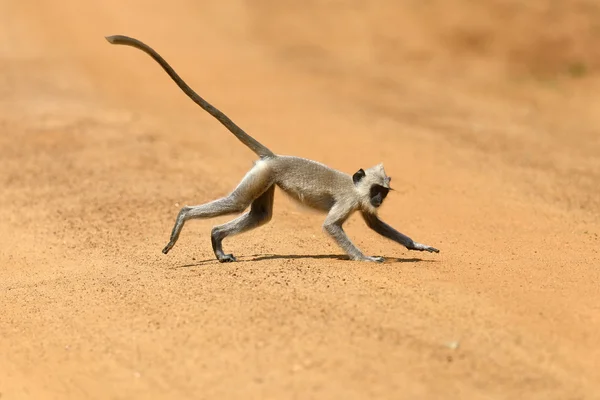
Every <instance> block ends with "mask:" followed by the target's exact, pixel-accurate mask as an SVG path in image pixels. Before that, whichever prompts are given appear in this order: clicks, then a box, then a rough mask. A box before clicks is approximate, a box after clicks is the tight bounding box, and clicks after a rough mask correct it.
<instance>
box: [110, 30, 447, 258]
mask: <svg viewBox="0 0 600 400" xmlns="http://www.w3.org/2000/svg"><path fill="white" fill-rule="evenodd" d="M106 39H107V40H108V41H109V42H110V43H112V44H122V45H127V46H132V47H135V48H137V49H140V50H142V51H143V52H145V53H147V54H148V55H149V56H150V57H152V58H153V59H154V60H155V61H156V62H157V63H158V64H160V66H161V67H162V68H163V69H164V70H165V71H166V72H167V74H168V75H169V76H170V77H171V79H173V81H175V83H176V84H177V86H179V88H180V89H181V90H183V92H184V93H185V94H186V95H188V96H189V98H190V99H192V100H193V101H194V102H195V103H196V104H198V105H199V106H200V107H202V109H204V110H205V111H206V112H208V113H209V114H210V115H212V116H213V117H215V118H216V119H217V120H218V121H219V122H220V123H221V124H223V125H224V126H225V127H226V128H227V129H229V131H230V132H231V133H233V134H234V135H235V137H236V138H238V139H239V141H240V142H242V143H243V144H245V145H246V146H247V147H248V148H250V150H252V151H253V152H254V153H256V154H257V155H258V156H259V157H260V159H259V160H258V161H256V162H255V163H254V166H253V167H252V169H251V170H250V171H248V173H247V174H246V176H244V178H243V179H242V181H241V182H240V183H239V185H238V186H237V187H236V188H235V189H234V190H233V192H231V194H229V195H228V196H226V197H223V198H220V199H218V200H214V201H211V202H209V203H206V204H202V205H199V206H193V207H188V206H186V207H183V208H182V209H181V211H179V214H178V215H177V220H176V221H175V226H174V227H173V231H172V233H171V239H170V241H169V243H168V244H167V245H166V246H165V248H164V249H163V251H162V252H163V253H164V254H167V253H168V252H169V251H170V250H171V249H172V248H173V246H175V243H176V242H177V239H178V238H179V234H180V233H181V229H182V228H183V225H184V224H185V222H186V221H188V220H190V219H195V218H212V217H217V216H220V215H230V214H239V213H242V212H243V211H244V210H246V208H248V206H250V210H249V211H248V212H246V213H245V214H242V215H241V216H239V217H238V218H236V219H234V220H232V221H230V222H227V223H225V224H223V225H218V226H215V227H214V228H213V229H212V232H211V242H212V248H213V251H214V253H215V256H216V257H217V259H218V260H219V261H220V262H231V261H235V257H234V256H233V255H232V254H225V252H224V251H223V244H222V243H223V239H225V238H226V237H228V236H233V235H236V234H239V233H242V232H246V231H249V230H251V229H254V228H257V227H259V226H261V225H264V224H266V223H267V222H269V221H270V220H271V216H272V214H273V196H274V193H275V186H279V187H280V188H281V189H282V190H283V191H284V192H285V193H287V194H288V195H289V196H291V197H292V198H293V199H295V200H297V201H299V202H300V203H302V204H304V205H306V206H308V207H311V208H313V209H316V210H319V211H321V212H324V213H326V214H327V217H326V218H325V222H324V224H323V227H324V229H325V231H326V232H327V233H328V234H329V235H330V236H331V237H332V238H333V239H334V240H335V241H336V242H337V244H338V245H339V246H340V247H341V248H342V249H343V250H344V251H345V252H346V253H347V254H348V256H349V258H350V259H351V260H357V261H373V262H382V261H384V258H383V257H370V256H367V255H364V254H363V253H362V252H361V251H360V250H359V249H358V248H357V247H356V246H355V245H354V244H353V243H352V241H350V239H349V238H348V236H347V235H346V232H344V229H343V227H342V225H343V224H344V222H345V221H346V220H347V219H348V217H350V215H351V214H352V213H354V212H355V211H360V212H361V214H362V217H363V218H364V220H365V222H366V224H367V225H368V226H369V227H370V228H371V229H373V230H374V231H375V232H377V233H379V234H380V235H382V236H385V237H386V238H388V239H391V240H393V241H395V242H398V243H399V244H401V245H403V246H404V247H406V248H407V249H409V250H419V251H428V252H435V253H439V250H438V249H436V248H433V247H430V246H426V245H424V244H421V243H416V242H414V241H413V240H412V239H411V238H409V237H408V236H406V235H403V234H402V233H400V232H398V231H396V230H395V229H394V228H392V227H391V226H389V225H388V224H386V223H385V222H383V221H381V220H380V219H379V218H378V217H377V209H378V208H379V207H380V206H381V204H382V203H383V200H384V199H385V197H386V196H387V194H388V192H389V191H390V190H391V188H390V181H391V180H392V178H390V177H389V176H387V175H386V173H385V171H384V169H383V164H379V165H376V166H374V167H372V168H368V169H362V168H361V169H359V170H358V171H357V172H356V173H355V174H354V175H352V176H350V175H348V174H346V173H343V172H340V171H337V170H335V169H332V168H330V167H328V166H326V165H324V164H321V163H319V162H316V161H312V160H308V159H305V158H300V157H292V156H281V155H276V154H274V153H273V152H272V151H271V150H269V149H267V148H266V147H265V146H263V145H262V144H260V143H259V142H258V141H256V140H255V139H254V138H253V137H251V136H250V135H248V134H247V133H246V132H244V131H243V130H242V129H241V128H240V127H239V126H237V125H236V124H235V123H233V121H231V120H230V119H229V118H228V117H227V116H226V115H225V114H223V113H222V112H221V111H219V110H218V109H216V108H215V107H213V106H212V105H211V104H209V103H208V102H207V101H206V100H204V99H203V98H202V97H200V96H199V95H198V94H197V93H196V92H195V91H194V90H193V89H192V88H190V87H189V86H188V85H187V84H186V83H185V82H184V81H183V79H181V78H180V77H179V75H178V74H177V73H176V72H175V71H174V70H173V68H172V67H171V66H170V65H169V64H168V63H167V62H166V61H165V59H164V58H162V57H161V56H160V55H159V54H158V53H157V52H156V51H154V50H153V49H152V48H150V47H149V46H147V45H146V44H144V43H142V42H140V41H139V40H137V39H133V38H130V37H127V36H121V35H115V36H108V37H106Z"/></svg>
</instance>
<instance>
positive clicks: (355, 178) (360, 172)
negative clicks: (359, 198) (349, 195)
mask: <svg viewBox="0 0 600 400" xmlns="http://www.w3.org/2000/svg"><path fill="white" fill-rule="evenodd" d="M366 175H367V174H365V170H364V169H362V168H361V169H359V170H358V171H356V173H355V174H354V175H352V181H353V182H354V184H355V185H356V184H357V183H358V182H360V180H361V179H362V178H364V177H365V176H366Z"/></svg>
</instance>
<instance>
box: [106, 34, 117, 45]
mask: <svg viewBox="0 0 600 400" xmlns="http://www.w3.org/2000/svg"><path fill="white" fill-rule="evenodd" d="M104 38H105V39H106V40H108V43H113V44H114V43H115V41H116V40H117V35H112V36H104Z"/></svg>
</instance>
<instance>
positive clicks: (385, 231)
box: [362, 212, 440, 253]
mask: <svg viewBox="0 0 600 400" xmlns="http://www.w3.org/2000/svg"><path fill="white" fill-rule="evenodd" d="M362 216H363V218H364V220H365V222H366V223H367V225H368V226H369V228H371V229H373V230H374V231H375V232H377V233H379V234H380V235H381V236H385V237H386V238H388V239H391V240H393V241H394V242H397V243H400V244H401V245H403V246H404V247H406V248H407V249H409V250H418V251H428V252H430V253H439V252H440V251H439V250H438V249H436V248H435V247H431V246H427V245H425V244H421V243H417V242H415V241H414V240H412V239H411V238H409V237H408V236H406V235H404V234H402V233H400V232H398V231H397V230H395V229H394V228H392V227H391V226H389V225H388V224H386V223H385V222H383V221H382V220H380V219H379V218H378V217H377V215H375V214H371V213H367V212H363V213H362Z"/></svg>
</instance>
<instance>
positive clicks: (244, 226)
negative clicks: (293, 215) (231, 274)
mask: <svg viewBox="0 0 600 400" xmlns="http://www.w3.org/2000/svg"><path fill="white" fill-rule="evenodd" d="M274 196H275V186H271V187H270V188H269V189H267V191H266V192H264V193H263V194H262V195H260V196H259V197H258V198H257V199H256V200H254V201H253V202H252V205H251V207H250V211H248V212H247V213H245V214H244V215H242V216H240V217H238V218H236V219H234V220H233V221H229V222H227V223H225V224H223V225H219V226H215V227H214V228H213V230H212V233H211V242H212V247H213V251H214V252H215V256H216V257H217V259H218V260H219V261H220V262H231V261H235V257H234V256H233V254H225V253H224V252H223V246H222V242H223V239H225V238H226V237H227V236H233V235H237V234H240V233H243V232H246V231H249V230H251V229H254V228H258V227H259V226H262V225H264V224H266V223H267V222H269V221H270V220H271V217H272V216H273V198H274Z"/></svg>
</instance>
